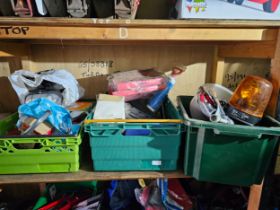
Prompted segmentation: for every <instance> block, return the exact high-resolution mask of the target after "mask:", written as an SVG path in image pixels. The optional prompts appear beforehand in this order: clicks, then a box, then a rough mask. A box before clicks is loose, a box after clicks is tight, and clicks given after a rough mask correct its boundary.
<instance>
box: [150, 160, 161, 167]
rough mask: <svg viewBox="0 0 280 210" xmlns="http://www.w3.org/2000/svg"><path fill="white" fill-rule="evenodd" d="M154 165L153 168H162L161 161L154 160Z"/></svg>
mask: <svg viewBox="0 0 280 210" xmlns="http://www.w3.org/2000/svg"><path fill="white" fill-rule="evenodd" d="M152 165H153V166H161V160H153V161H152Z"/></svg>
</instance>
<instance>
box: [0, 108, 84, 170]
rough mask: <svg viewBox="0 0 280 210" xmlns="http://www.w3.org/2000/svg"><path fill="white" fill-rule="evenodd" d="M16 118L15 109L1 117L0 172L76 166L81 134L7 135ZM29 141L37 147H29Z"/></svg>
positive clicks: (71, 167) (74, 167)
mask: <svg viewBox="0 0 280 210" xmlns="http://www.w3.org/2000/svg"><path fill="white" fill-rule="evenodd" d="M17 120H18V114H17V113H15V114H13V115H11V116H9V117H7V118H5V119H3V120H1V121H0V174H22V173H53V172H74V171H78V170H79V144H80V143H81V135H80V134H79V135H77V136H59V137H54V136H52V137H49V136H48V137H46V136H40V137H38V136H29V137H22V136H6V134H7V132H8V131H9V130H10V129H12V128H14V127H15V124H16V122H17ZM81 130H82V129H81ZM19 144H21V145H26V146H24V147H23V146H19ZM31 144H35V148H36V149H28V145H31Z"/></svg>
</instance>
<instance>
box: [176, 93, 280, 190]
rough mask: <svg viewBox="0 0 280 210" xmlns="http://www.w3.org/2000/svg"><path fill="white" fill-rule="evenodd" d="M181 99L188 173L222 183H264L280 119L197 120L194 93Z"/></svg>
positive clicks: (179, 100) (186, 170)
mask: <svg viewBox="0 0 280 210" xmlns="http://www.w3.org/2000/svg"><path fill="white" fill-rule="evenodd" d="M177 99H178V103H179V106H180V110H181V112H182V114H183V116H184V119H185V124H186V127H187V132H186V147H185V163H184V172H185V174H186V175H188V176H193V177H194V178H196V179H197V180H200V181H208V182H217V183H222V184H232V185H241V186H249V185H252V184H260V183H261V181H262V179H263V177H264V174H265V172H266V170H267V168H268V165H269V163H270V160H271V157H272V154H273V151H274V148H275V146H276V144H277V140H278V136H279V135H280V128H279V127H278V126H279V122H277V121H276V120H274V119H272V118H271V119H265V120H263V125H262V126H247V125H226V124H222V123H212V122H207V121H202V120H196V119H192V118H190V117H189V116H190V112H189V104H190V101H191V99H192V96H179V97H178V98H177ZM272 126H274V127H272Z"/></svg>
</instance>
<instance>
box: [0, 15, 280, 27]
mask: <svg viewBox="0 0 280 210" xmlns="http://www.w3.org/2000/svg"><path fill="white" fill-rule="evenodd" d="M0 24H3V25H15V24H18V25H50V26H81V25H82V26H103V27H104V26H105V27H107V26H127V25H131V26H133V27H155V26H156V27H165V28H170V27H173V28H181V27H197V28H201V27H209V28H212V27H214V28H218V27H222V28H226V27H236V28H257V27H258V28H260V27H266V28H272V27H274V28H275V27H279V26H280V21H273V20H216V19H215V20H214V19H213V20H209V19H208V20H199V19H192V20H123V19H115V20H113V19H95V18H47V17H43V18H40V17H32V18H18V17H1V18H0Z"/></svg>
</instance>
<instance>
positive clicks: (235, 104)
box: [227, 75, 273, 125]
mask: <svg viewBox="0 0 280 210" xmlns="http://www.w3.org/2000/svg"><path fill="white" fill-rule="evenodd" d="M272 89H273V87H272V84H271V82H269V81H268V80H266V79H264V78H262V77H259V76H252V75H250V76H246V77H245V78H244V79H243V80H242V81H241V82H240V84H239V85H238V87H237V88H236V90H235V91H234V93H233V95H232V96H231V98H230V100H229V108H228V111H227V114H228V116H229V117H230V118H232V119H235V120H237V121H241V122H243V123H245V124H248V125H255V124H256V123H258V122H259V121H260V120H261V119H262V117H263V114H264V111H265V109H266V107H267V105H268V103H269V100H270V97H271V93H272Z"/></svg>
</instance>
